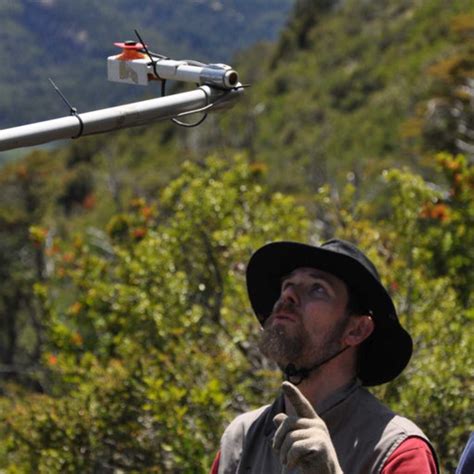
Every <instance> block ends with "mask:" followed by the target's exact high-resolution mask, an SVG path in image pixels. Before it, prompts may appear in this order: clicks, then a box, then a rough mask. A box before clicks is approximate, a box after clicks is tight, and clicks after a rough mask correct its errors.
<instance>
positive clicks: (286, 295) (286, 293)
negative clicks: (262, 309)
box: [278, 285, 299, 305]
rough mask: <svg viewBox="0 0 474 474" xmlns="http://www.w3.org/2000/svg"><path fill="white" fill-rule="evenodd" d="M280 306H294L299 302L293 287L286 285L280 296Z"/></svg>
mask: <svg viewBox="0 0 474 474" xmlns="http://www.w3.org/2000/svg"><path fill="white" fill-rule="evenodd" d="M278 301H279V303H280V304H290V305H296V304H298V302H299V297H298V292H297V290H296V287H295V285H288V286H286V287H285V288H284V289H283V290H282V291H281V294H280V298H279V300H278Z"/></svg>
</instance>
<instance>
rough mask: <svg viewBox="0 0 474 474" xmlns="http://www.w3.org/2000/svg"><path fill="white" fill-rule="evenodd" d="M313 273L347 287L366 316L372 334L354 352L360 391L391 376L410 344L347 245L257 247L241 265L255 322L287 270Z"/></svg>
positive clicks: (371, 272)
mask: <svg viewBox="0 0 474 474" xmlns="http://www.w3.org/2000/svg"><path fill="white" fill-rule="evenodd" d="M302 267H310V268H317V269H319V270H323V271H325V272H328V273H331V274H333V275H335V276H337V277H338V278H340V279H341V280H342V281H344V282H345V283H346V285H348V287H349V288H350V290H351V291H352V293H353V294H354V295H355V296H356V298H357V300H358V303H359V305H361V306H362V307H364V308H367V310H368V311H369V312H370V314H371V315H372V318H373V321H374V326H375V327H374V331H373V332H372V334H371V335H370V336H369V338H367V339H366V340H365V341H364V342H363V343H362V345H361V347H360V352H359V360H358V364H359V371H358V377H359V378H360V380H361V381H362V383H363V384H364V385H366V386H371V385H380V384H383V383H386V382H389V381H390V380H392V379H394V378H395V377H397V376H398V375H399V374H400V373H401V372H402V371H403V369H404V368H405V367H406V365H407V364H408V361H409V360H410V357H411V354H412V350H413V343H412V339H411V337H410V335H409V334H408V332H407V331H405V329H403V327H402V326H401V324H400V322H399V320H398V316H397V312H396V310H395V306H394V304H393V301H392V298H391V297H390V295H389V294H388V292H387V290H386V289H385V288H384V286H383V285H382V283H381V281H380V277H379V274H378V272H377V269H376V268H375V266H374V265H373V263H372V262H371V261H370V260H369V259H368V258H367V257H366V256H365V255H364V254H363V253H362V252H361V251H360V250H359V249H358V248H357V247H355V246H354V245H353V244H351V243H349V242H346V241H344V240H339V239H333V240H330V241H328V242H326V243H324V244H322V245H321V246H320V247H315V246H312V245H307V244H302V243H298V242H273V243H270V244H267V245H265V246H263V247H261V248H260V249H259V250H257V251H256V252H255V253H254V254H253V255H252V257H251V259H250V262H249V264H248V266H247V289H248V294H249V298H250V303H251V305H252V308H253V310H254V311H255V314H256V316H257V318H258V319H259V321H260V323H261V324H262V325H263V323H264V321H265V320H266V319H267V318H268V316H270V314H271V312H272V309H273V306H274V305H275V303H276V301H277V300H278V298H279V297H280V291H281V280H282V278H283V277H285V276H287V275H289V274H290V273H291V272H292V271H293V270H295V269H297V268H302Z"/></svg>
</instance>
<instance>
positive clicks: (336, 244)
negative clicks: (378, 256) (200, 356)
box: [321, 239, 380, 281]
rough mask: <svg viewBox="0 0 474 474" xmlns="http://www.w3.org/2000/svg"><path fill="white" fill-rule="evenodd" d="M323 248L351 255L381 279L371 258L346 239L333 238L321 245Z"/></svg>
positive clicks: (377, 278)
mask: <svg viewBox="0 0 474 474" xmlns="http://www.w3.org/2000/svg"><path fill="white" fill-rule="evenodd" d="M321 248H324V249H326V250H329V251H331V252H335V253H340V254H343V255H346V256H347V257H350V258H352V259H354V260H357V261H358V262H359V263H360V264H361V265H362V266H364V267H365V269H366V270H367V271H369V272H370V273H371V274H372V276H373V277H374V278H375V279H376V280H378V281H380V275H379V272H378V271H377V268H375V265H374V264H373V263H372V262H371V261H370V260H369V258H368V257H367V256H366V255H365V254H364V253H363V252H361V251H360V250H359V249H358V248H357V247H356V246H355V245H353V244H351V243H350V242H347V241H346V240H342V239H331V240H328V241H327V242H324V244H322V245H321Z"/></svg>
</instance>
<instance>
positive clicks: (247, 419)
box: [222, 405, 270, 440]
mask: <svg viewBox="0 0 474 474" xmlns="http://www.w3.org/2000/svg"><path fill="white" fill-rule="evenodd" d="M269 406H270V405H265V406H262V407H260V408H257V409H256V410H252V411H248V412H246V413H242V414H241V415H238V416H236V417H235V418H234V419H233V420H232V421H231V422H230V423H229V425H228V426H227V428H226V429H225V431H224V434H223V435H222V439H223V440H224V439H226V440H227V439H236V438H241V437H244V436H245V433H247V431H248V430H249V428H250V427H251V426H252V424H253V422H254V421H255V420H256V419H257V418H258V417H259V416H260V415H261V414H262V413H263V412H264V411H265V410H266V409H267V408H268V407H269Z"/></svg>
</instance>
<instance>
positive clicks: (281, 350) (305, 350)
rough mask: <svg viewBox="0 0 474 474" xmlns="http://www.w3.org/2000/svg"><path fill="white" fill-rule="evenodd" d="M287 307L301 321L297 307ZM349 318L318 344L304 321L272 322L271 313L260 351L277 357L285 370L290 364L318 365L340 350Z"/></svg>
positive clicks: (277, 361) (335, 326) (275, 359)
mask: <svg viewBox="0 0 474 474" xmlns="http://www.w3.org/2000/svg"><path fill="white" fill-rule="evenodd" d="M286 311H287V312H291V313H292V314H295V316H297V317H298V318H299V321H301V316H300V315H299V314H298V313H297V312H296V311H294V310H292V311H288V310H286ZM348 319H349V318H344V319H343V320H341V321H339V322H338V323H337V324H336V325H334V327H333V328H332V329H331V331H329V332H328V333H327V334H326V335H325V337H324V338H322V339H321V340H320V341H319V344H318V345H317V347H316V346H315V344H314V343H313V342H312V341H311V338H310V335H309V334H308V332H307V331H306V329H305V328H304V326H303V324H301V323H298V324H294V325H291V327H289V326H287V325H286V324H278V323H277V324H271V320H272V318H271V317H269V318H268V319H267V320H266V321H265V324H264V327H263V331H262V332H261V335H260V340H259V343H258V347H259V349H260V352H261V353H262V354H263V355H264V356H266V357H268V358H269V359H271V360H273V361H274V362H275V363H276V364H277V365H278V367H280V369H281V370H284V369H285V367H287V366H288V364H294V365H295V366H296V367H305V366H308V365H310V366H312V365H316V364H318V363H320V362H322V361H324V360H326V359H327V358H329V357H331V356H332V355H333V354H335V353H336V352H337V351H339V350H340V348H341V342H340V339H341V336H342V334H343V332H344V329H345V328H346V325H347V322H348Z"/></svg>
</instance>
